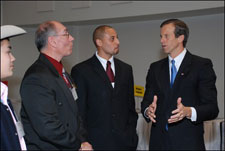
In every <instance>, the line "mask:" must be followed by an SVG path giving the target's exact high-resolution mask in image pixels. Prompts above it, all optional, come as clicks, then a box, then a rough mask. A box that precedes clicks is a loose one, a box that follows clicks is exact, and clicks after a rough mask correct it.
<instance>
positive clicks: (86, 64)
mask: <svg viewBox="0 0 225 151" xmlns="http://www.w3.org/2000/svg"><path fill="white" fill-rule="evenodd" d="M92 61H93V58H89V59H87V60H85V61H82V62H80V63H78V64H76V65H74V66H73V67H72V69H71V72H73V71H75V70H81V71H82V70H86V69H87V68H91V62H92Z"/></svg>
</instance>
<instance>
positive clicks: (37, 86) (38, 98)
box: [20, 74, 77, 149]
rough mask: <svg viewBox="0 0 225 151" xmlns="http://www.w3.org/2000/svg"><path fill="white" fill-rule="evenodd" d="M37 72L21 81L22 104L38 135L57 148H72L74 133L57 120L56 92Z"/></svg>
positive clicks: (74, 139)
mask: <svg viewBox="0 0 225 151" xmlns="http://www.w3.org/2000/svg"><path fill="white" fill-rule="evenodd" d="M46 83H48V82H47V81H46V80H44V79H43V77H41V76H40V75H38V74H35V75H34V74H32V75H29V76H27V77H26V78H25V79H24V81H23V82H22V85H21V89H20V94H21V98H22V105H23V108H24V109H25V112H26V113H27V115H28V117H29V120H30V122H31V125H32V127H33V128H34V130H35V131H36V133H37V134H38V135H39V137H40V138H41V139H42V140H43V141H46V142H50V143H52V144H54V145H55V146H58V147H59V148H64V149H66V148H71V149H74V148H75V147H76V146H75V144H76V143H75V142H76V139H77V137H76V134H75V133H74V132H72V131H70V130H69V129H68V128H67V127H66V126H65V125H64V124H65V123H62V122H61V121H60V120H59V114H58V111H57V105H58V104H57V102H56V98H55V97H56V94H55V92H54V90H53V89H51V86H49V85H48V84H46Z"/></svg>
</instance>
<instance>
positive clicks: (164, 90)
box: [141, 51, 219, 150]
mask: <svg viewBox="0 0 225 151" xmlns="http://www.w3.org/2000/svg"><path fill="white" fill-rule="evenodd" d="M169 77H170V76H169V62H168V58H165V59H162V60H160V61H158V62H155V63H152V64H151V66H150V69H149V71H148V75H147V78H146V90H145V95H144V99H143V101H142V104H141V107H142V113H143V114H144V110H145V109H146V108H147V107H148V106H149V104H151V103H152V101H153V96H154V95H157V96H158V101H157V109H156V123H153V124H152V128H151V137H150V145H149V147H150V149H157V150H158V149H172V150H175V149H178V150H184V149H188V150H196V149H200V150H203V149H205V145H204V140H203V133H204V129H203V121H206V120H211V119H214V118H216V117H217V115H218V112H219V110H218V105H217V90H216V86H215V81H216V75H215V72H214V70H213V68H212V62H211V60H209V59H205V58H201V57H198V56H195V55H192V54H191V53H190V52H189V51H187V53H186V55H185V57H184V59H183V61H182V63H181V66H180V68H179V70H178V73H177V76H176V79H175V82H174V85H173V88H170V79H169ZM178 97H181V98H182V103H183V105H184V106H190V107H194V108H195V109H196V112H197V121H196V122H191V120H190V119H187V118H184V119H183V120H181V121H179V122H177V123H173V124H169V130H168V131H166V130H165V126H166V123H167V120H168V118H169V117H170V116H171V112H172V110H174V109H176V108H177V98H178ZM146 120H147V121H148V122H149V119H147V118H146Z"/></svg>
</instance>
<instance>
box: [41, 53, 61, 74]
mask: <svg viewBox="0 0 225 151" xmlns="http://www.w3.org/2000/svg"><path fill="white" fill-rule="evenodd" d="M44 56H45V57H46V58H47V59H48V60H49V61H50V62H51V63H52V65H53V66H54V67H55V68H56V70H57V71H58V73H59V74H60V75H62V70H63V65H62V63H61V62H58V61H57V60H55V59H53V58H52V57H50V56H48V55H46V54H44Z"/></svg>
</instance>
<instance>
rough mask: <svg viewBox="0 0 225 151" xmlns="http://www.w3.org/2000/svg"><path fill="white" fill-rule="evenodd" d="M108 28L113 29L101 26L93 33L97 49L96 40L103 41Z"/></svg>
mask: <svg viewBox="0 0 225 151" xmlns="http://www.w3.org/2000/svg"><path fill="white" fill-rule="evenodd" d="M106 28H113V27H111V26H109V25H100V26H98V27H97V28H96V29H95V30H94V32H93V42H94V44H95V46H96V47H97V44H96V39H101V38H102V37H103V35H104V34H105V30H106Z"/></svg>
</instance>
